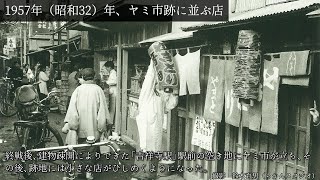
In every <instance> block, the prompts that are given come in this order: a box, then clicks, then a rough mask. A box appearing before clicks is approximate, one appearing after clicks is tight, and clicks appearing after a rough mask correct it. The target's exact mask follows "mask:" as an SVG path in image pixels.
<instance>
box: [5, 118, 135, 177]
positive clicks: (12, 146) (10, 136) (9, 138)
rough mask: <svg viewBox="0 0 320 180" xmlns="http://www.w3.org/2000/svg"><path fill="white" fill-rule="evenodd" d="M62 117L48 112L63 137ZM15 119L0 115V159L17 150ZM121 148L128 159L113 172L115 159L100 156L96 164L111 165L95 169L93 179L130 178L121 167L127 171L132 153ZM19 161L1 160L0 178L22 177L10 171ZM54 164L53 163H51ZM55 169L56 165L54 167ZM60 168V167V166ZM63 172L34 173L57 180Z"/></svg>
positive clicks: (51, 122)
mask: <svg viewBox="0 0 320 180" xmlns="http://www.w3.org/2000/svg"><path fill="white" fill-rule="evenodd" d="M63 118H64V116H63V115H61V114H58V113H50V114H49V120H50V124H51V125H52V126H53V127H55V128H56V129H57V130H59V132H60V134H61V135H62V136H63V139H64V138H65V135H64V134H63V133H61V127H62V125H63ZM16 120H17V117H16V116H13V117H10V118H7V117H2V116H0V151H1V154H0V157H1V158H0V159H5V154H6V152H15V151H18V150H19V148H20V147H19V142H18V139H17V137H16V134H15V133H14V128H13V122H15V121H16ZM121 149H122V151H121V152H123V153H124V154H129V156H128V157H129V158H128V159H129V160H121V162H122V166H120V167H121V168H120V169H119V171H118V172H113V170H111V169H112V168H113V167H116V164H117V161H114V160H107V159H106V158H103V157H102V158H101V159H100V160H99V162H98V164H99V165H100V166H102V167H109V168H110V167H111V169H110V170H106V169H105V168H104V169H102V170H101V172H99V171H97V173H96V174H95V179H97V180H100V179H101V180H102V179H104V180H127V179H130V175H131V173H130V171H128V172H126V173H125V172H123V168H124V167H126V168H125V171H127V170H128V169H127V168H130V167H131V166H132V164H133V161H134V159H133V158H131V157H132V156H130V155H131V154H132V150H133V149H131V147H129V146H127V145H126V146H121ZM18 163H19V161H15V160H7V161H4V160H2V161H1V163H0V175H1V177H0V179H4V180H17V179H24V178H23V176H22V175H21V174H19V173H15V172H14V171H12V168H13V167H17V164H18ZM53 166H54V164H53ZM55 169H57V167H55ZM60 169H61V168H60ZM61 171H62V170H61ZM63 174H64V173H63V172H58V171H56V172H50V173H48V172H45V171H44V173H42V172H38V173H37V174H36V179H39V180H57V179H62V177H63Z"/></svg>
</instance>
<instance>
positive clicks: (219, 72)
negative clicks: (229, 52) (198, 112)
mask: <svg viewBox="0 0 320 180" xmlns="http://www.w3.org/2000/svg"><path fill="white" fill-rule="evenodd" d="M224 64H225V60H221V59H213V57H211V59H210V69H209V76H208V85H207V93H206V101H205V105H204V112H203V117H204V118H205V119H207V120H212V121H216V122H221V119H222V113H223V104H224Z"/></svg>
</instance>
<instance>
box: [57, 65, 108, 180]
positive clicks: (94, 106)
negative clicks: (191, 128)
mask: <svg viewBox="0 0 320 180" xmlns="http://www.w3.org/2000/svg"><path fill="white" fill-rule="evenodd" d="M79 75H80V77H79V82H80V84H81V85H80V86H78V87H77V88H76V89H75V90H74V92H73V93H72V95H71V99H70V105H69V108H68V110H67V114H66V116H65V120H64V122H65V123H66V124H65V125H64V127H63V129H62V131H63V132H68V131H69V130H74V131H76V132H77V140H78V143H79V144H83V143H86V139H87V137H89V136H93V137H94V138H95V140H96V142H98V141H99V139H100V136H101V135H102V133H104V132H105V131H106V130H107V125H108V124H111V123H112V121H111V119H110V114H109V111H108V107H107V105H106V99H105V95H104V93H103V90H102V88H101V87H100V86H98V85H97V84H96V83H95V81H94V77H95V72H94V70H93V69H92V68H85V69H83V70H81V73H80V74H79ZM79 152H80V153H83V154H88V152H89V153H90V154H91V155H92V156H93V157H92V158H91V159H90V160H89V159H86V158H83V160H81V162H80V163H81V164H82V165H83V166H82V167H83V168H84V167H85V165H89V166H90V165H92V166H93V165H94V164H95V162H96V159H95V158H94V154H95V153H96V152H98V147H90V149H81V150H80V151H79ZM83 170H84V169H82V172H84V171H83ZM86 177H87V179H93V175H92V172H86Z"/></svg>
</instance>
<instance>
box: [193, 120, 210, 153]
mask: <svg viewBox="0 0 320 180" xmlns="http://www.w3.org/2000/svg"><path fill="white" fill-rule="evenodd" d="M215 128H216V124H215V122H213V121H206V120H205V119H204V118H202V117H198V116H197V117H196V119H195V120H194V124H193V133H192V140H191V144H192V145H194V146H199V147H200V148H202V149H205V150H208V151H212V142H213V136H214V131H215Z"/></svg>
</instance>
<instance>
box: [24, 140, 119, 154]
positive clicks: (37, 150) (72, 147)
mask: <svg viewBox="0 0 320 180" xmlns="http://www.w3.org/2000/svg"><path fill="white" fill-rule="evenodd" d="M92 146H110V147H111V148H112V149H113V151H114V152H119V151H120V147H119V146H118V144H116V143H115V142H112V141H107V142H97V143H94V144H77V145H67V146H58V147H48V148H39V149H30V150H27V152H40V151H58V150H74V149H75V148H83V147H92Z"/></svg>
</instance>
